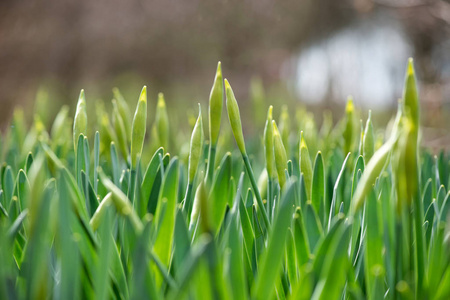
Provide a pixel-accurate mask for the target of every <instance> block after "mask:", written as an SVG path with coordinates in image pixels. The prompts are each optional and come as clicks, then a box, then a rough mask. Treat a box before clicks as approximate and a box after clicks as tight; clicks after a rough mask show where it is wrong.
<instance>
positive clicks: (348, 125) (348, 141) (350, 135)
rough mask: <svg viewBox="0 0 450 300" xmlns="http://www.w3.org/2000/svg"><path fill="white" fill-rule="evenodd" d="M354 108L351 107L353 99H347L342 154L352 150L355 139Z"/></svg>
mask: <svg viewBox="0 0 450 300" xmlns="http://www.w3.org/2000/svg"><path fill="white" fill-rule="evenodd" d="M354 118H355V107H354V106H353V98H352V97H351V96H349V97H348V100H347V106H346V107H345V129H344V139H345V144H344V152H345V154H347V153H349V152H351V151H352V149H353V141H354V139H355V129H354V123H355V121H354Z"/></svg>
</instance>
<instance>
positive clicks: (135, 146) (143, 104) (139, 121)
mask: <svg viewBox="0 0 450 300" xmlns="http://www.w3.org/2000/svg"><path fill="white" fill-rule="evenodd" d="M146 129H147V87H146V86H144V87H143V88H142V91H141V95H140V96H139V101H138V104H137V106H136V112H135V114H134V118H133V126H132V129H131V166H132V168H133V169H134V168H135V167H136V161H137V158H138V156H140V155H141V153H142V147H143V145H144V139H145V132H146Z"/></svg>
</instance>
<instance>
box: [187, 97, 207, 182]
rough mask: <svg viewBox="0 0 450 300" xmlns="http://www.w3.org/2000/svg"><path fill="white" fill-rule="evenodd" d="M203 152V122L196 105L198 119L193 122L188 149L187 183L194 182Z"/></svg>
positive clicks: (200, 112) (199, 109)
mask: <svg viewBox="0 0 450 300" xmlns="http://www.w3.org/2000/svg"><path fill="white" fill-rule="evenodd" d="M202 151H203V121H202V110H201V107H200V104H199V105H198V118H197V122H195V126H194V129H193V130H192V136H191V144H190V149H189V167H188V181H189V183H192V182H193V181H194V177H195V174H196V173H197V168H198V163H199V162H200V157H201V155H202Z"/></svg>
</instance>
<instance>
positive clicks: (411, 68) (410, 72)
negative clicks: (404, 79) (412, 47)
mask: <svg viewBox="0 0 450 300" xmlns="http://www.w3.org/2000/svg"><path fill="white" fill-rule="evenodd" d="M407 73H408V75H414V60H413V58H412V57H410V58H409V59H408V71H407Z"/></svg>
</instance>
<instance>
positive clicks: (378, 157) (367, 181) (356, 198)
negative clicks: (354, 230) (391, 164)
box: [352, 137, 397, 213]
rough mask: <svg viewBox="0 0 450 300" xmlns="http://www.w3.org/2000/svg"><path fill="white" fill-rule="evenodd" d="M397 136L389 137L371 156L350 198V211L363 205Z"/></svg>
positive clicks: (354, 210)
mask: <svg viewBox="0 0 450 300" xmlns="http://www.w3.org/2000/svg"><path fill="white" fill-rule="evenodd" d="M396 141H397V138H396V137H391V138H390V139H389V140H388V141H387V142H386V143H385V144H383V146H381V147H380V149H378V150H377V151H376V152H375V153H374V154H373V156H372V159H371V160H370V161H369V163H368V164H367V166H366V168H365V170H364V173H363V174H362V176H361V179H360V180H359V182H358V186H357V187H356V190H355V194H354V195H353V199H352V211H353V212H354V213H356V212H357V211H358V210H359V209H360V208H361V207H362V205H363V203H364V198H365V197H366V195H367V194H368V193H369V191H370V189H371V188H372V186H373V185H374V184H375V180H376V179H377V177H378V176H379V175H380V173H381V171H382V170H383V167H384V165H385V164H386V161H387V159H388V157H389V153H390V152H391V150H392V148H393V146H394V144H395V143H396Z"/></svg>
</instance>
